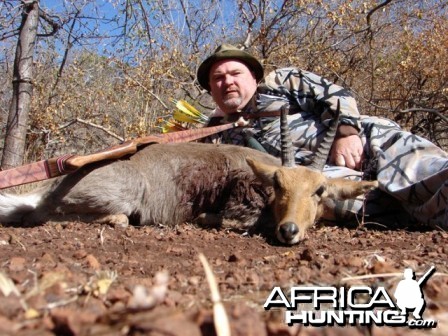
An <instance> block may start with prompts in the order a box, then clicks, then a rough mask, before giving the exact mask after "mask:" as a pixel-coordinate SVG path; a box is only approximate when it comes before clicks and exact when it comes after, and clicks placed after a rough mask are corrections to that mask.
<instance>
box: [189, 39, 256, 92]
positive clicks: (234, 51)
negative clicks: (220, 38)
mask: <svg viewBox="0 0 448 336" xmlns="http://www.w3.org/2000/svg"><path fill="white" fill-rule="evenodd" d="M224 59H236V60H238V61H241V62H243V63H245V64H246V65H247V67H248V68H249V69H250V70H251V71H253V72H254V74H255V78H256V80H257V82H259V81H261V80H262V79H263V67H262V65H261V63H260V62H259V61H258V60H257V59H256V58H255V57H253V56H252V55H251V54H249V53H247V52H245V51H243V50H241V49H238V48H237V47H235V46H233V45H231V44H223V45H220V46H219V47H218V48H216V50H215V52H214V53H213V54H212V55H210V56H209V57H208V58H207V59H206V60H205V61H204V62H202V63H201V65H200V66H199V68H198V72H197V78H198V82H199V84H200V85H201V86H202V87H203V88H204V89H206V90H207V91H210V85H209V83H208V82H209V73H210V69H211V67H212V66H213V64H215V63H216V62H217V61H221V60H224Z"/></svg>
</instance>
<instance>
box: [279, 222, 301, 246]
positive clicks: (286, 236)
mask: <svg viewBox="0 0 448 336" xmlns="http://www.w3.org/2000/svg"><path fill="white" fill-rule="evenodd" d="M277 236H278V239H279V240H280V241H281V242H283V243H285V244H289V245H292V244H295V243H297V242H298V241H299V227H298V226H297V224H296V223H293V222H286V223H283V224H281V225H280V227H279V228H278V232H277Z"/></svg>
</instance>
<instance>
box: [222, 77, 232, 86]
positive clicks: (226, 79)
mask: <svg viewBox="0 0 448 336" xmlns="http://www.w3.org/2000/svg"><path fill="white" fill-rule="evenodd" d="M224 83H225V84H226V85H227V86H228V85H232V84H233V83H234V78H233V76H232V75H226V76H225V77H224Z"/></svg>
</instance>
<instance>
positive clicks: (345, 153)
mask: <svg viewBox="0 0 448 336" xmlns="http://www.w3.org/2000/svg"><path fill="white" fill-rule="evenodd" d="M363 158H364V151H363V146H362V141H361V138H360V137H359V136H358V135H349V136H345V137H340V138H336V139H335V140H334V142H333V146H332V147H331V152H330V162H331V163H334V164H336V166H341V167H347V168H350V169H356V170H360V169H361V162H362V160H363Z"/></svg>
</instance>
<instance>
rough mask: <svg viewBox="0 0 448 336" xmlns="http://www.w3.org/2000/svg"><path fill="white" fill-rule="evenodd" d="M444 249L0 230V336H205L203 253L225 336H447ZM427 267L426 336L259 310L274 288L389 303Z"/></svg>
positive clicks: (194, 232)
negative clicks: (324, 289)
mask: <svg viewBox="0 0 448 336" xmlns="http://www.w3.org/2000/svg"><path fill="white" fill-rule="evenodd" d="M447 239H448V234H447V233H446V232H443V231H422V232H416V231H404V230H396V231H385V230H377V228H374V229H370V228H369V229H367V228H364V227H358V228H354V229H348V228H340V227H323V226H321V227H316V228H313V229H312V230H311V231H310V232H309V233H308V237H307V239H306V240H305V241H304V242H302V243H301V244H298V245H296V246H291V247H288V246H280V245H278V244H276V243H275V241H274V240H273V239H269V238H265V237H263V236H262V235H255V236H249V235H243V234H241V233H238V232H228V231H217V230H204V229H200V228H196V227H194V226H192V225H188V224H186V225H184V226H181V227H177V228H174V229H173V228H161V227H128V228H126V229H119V228H113V227H110V226H107V225H100V224H86V223H77V222H67V223H62V224H61V223H59V224H56V223H47V224H45V225H43V226H37V227H27V228H25V227H0V251H1V257H0V334H1V335H174V336H181V335H182V336H184V335H187V336H188V335H193V336H195V335H215V331H214V327H213V314H212V303H211V296H210V289H209V286H208V283H207V281H206V279H205V275H204V269H203V267H202V264H201V263H200V261H199V259H198V253H200V252H202V253H203V254H204V255H205V256H206V258H207V260H208V261H209V263H210V265H211V267H212V269H213V272H214V275H215V277H216V280H217V282H218V287H219V291H220V294H221V297H222V300H223V302H224V305H225V307H226V311H227V315H228V318H229V320H230V325H231V329H232V335H245V336H251V335H257V336H264V335H277V336H280V335H422V334H425V335H426V334H430V335H448V276H447V274H448V269H447V268H448V266H447V260H448V245H447V244H446V242H447ZM431 265H435V266H436V273H435V274H434V275H433V276H431V278H430V279H429V280H428V282H427V283H426V284H425V285H424V287H423V289H424V295H425V299H426V302H427V306H426V310H425V311H424V314H423V317H424V318H425V319H433V320H436V321H437V322H438V325H437V327H436V328H435V329H430V330H426V331H422V330H417V329H409V328H408V327H398V328H397V327H395V328H389V327H379V326H373V327H372V328H369V327H344V328H342V327H340V328H336V327H333V328H312V327H304V326H301V325H297V324H296V325H293V326H292V327H288V326H286V325H285V323H284V321H283V311H284V310H280V309H272V310H269V311H265V310H264V309H263V304H264V302H265V301H266V299H267V297H268V295H269V293H270V291H271V290H272V288H273V287H274V286H281V287H282V288H284V289H289V288H290V287H291V286H306V285H314V286H324V285H335V286H342V285H345V286H350V285H354V284H358V285H374V286H384V287H386V288H387V289H388V291H389V292H390V293H393V290H394V287H395V286H396V285H397V283H398V281H399V280H401V278H402V274H403V270H404V268H405V267H411V268H412V269H413V270H414V271H415V272H416V273H417V274H418V276H420V275H421V274H422V273H423V272H425V271H426V270H427V269H429V267H430V266H431ZM363 276H364V277H363ZM111 279H113V280H114V281H112V282H111V283H110V281H111ZM11 283H12V284H13V285H11ZM8 284H9V285H8ZM109 285H110V286H109ZM165 290H166V292H165ZM8 291H10V292H11V293H8Z"/></svg>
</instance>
